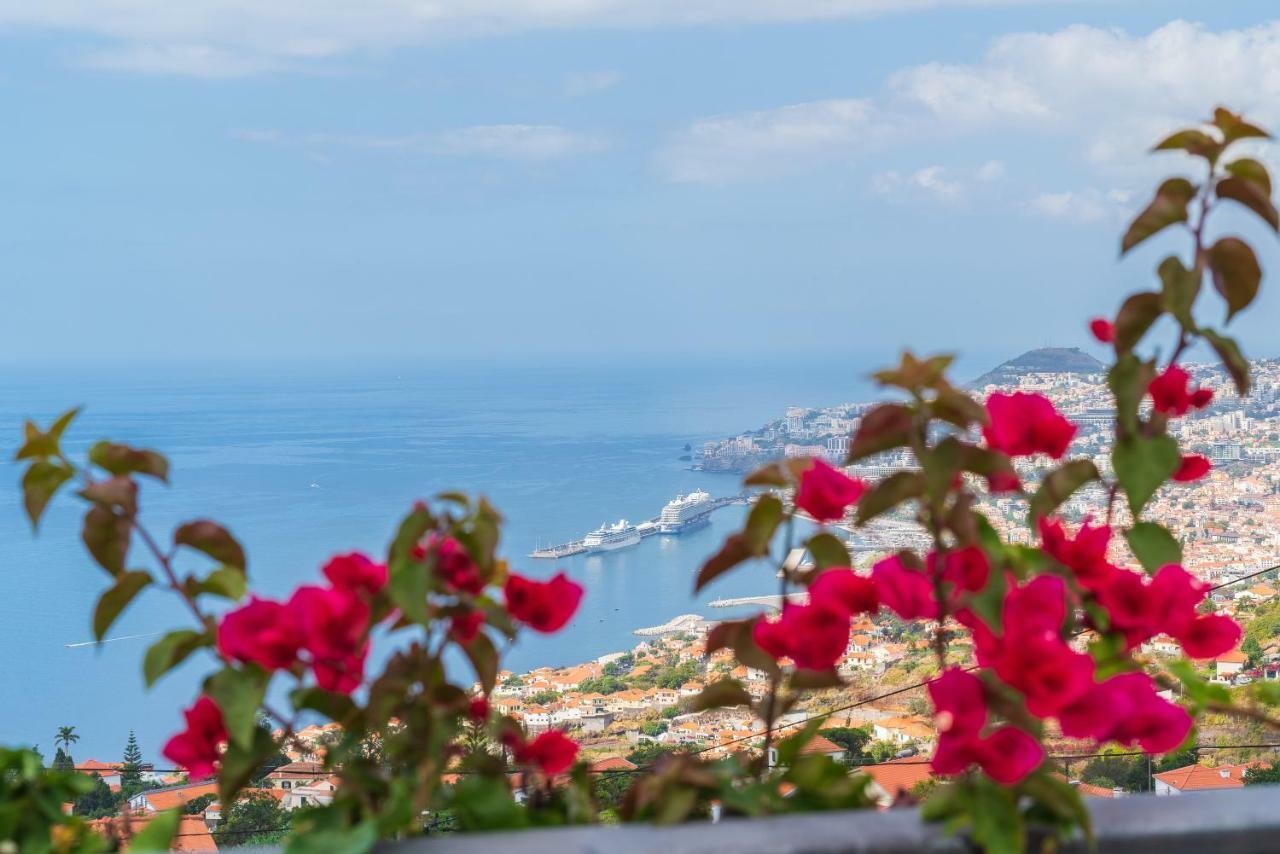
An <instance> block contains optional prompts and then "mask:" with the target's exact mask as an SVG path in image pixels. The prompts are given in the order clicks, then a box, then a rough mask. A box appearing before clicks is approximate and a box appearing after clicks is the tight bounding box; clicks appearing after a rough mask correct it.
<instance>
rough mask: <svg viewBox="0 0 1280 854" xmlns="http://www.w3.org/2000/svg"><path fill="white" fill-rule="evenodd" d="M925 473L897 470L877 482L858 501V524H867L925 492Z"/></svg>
mask: <svg viewBox="0 0 1280 854" xmlns="http://www.w3.org/2000/svg"><path fill="white" fill-rule="evenodd" d="M924 487H925V481H924V475H922V474H920V473H919V472H912V471H897V472H894V473H893V474H891V475H889V476H888V477H886V478H885V479H884V480H882V481H880V482H879V483H877V484H876V485H875V486H874V487H872V488H871V490H870V491H868V492H867V493H866V494H864V495H863V496H862V498H861V499H860V500H859V501H858V524H859V525H865V524H866V523H867V522H870V521H871V520H872V519H874V518H876V517H877V516H879V515H881V514H883V513H888V512H889V511H890V510H892V509H893V508H895V507H897V506H898V505H899V504H902V503H903V502H904V501H909V500H910V499H912V498H918V497H920V496H921V495H923V494H924Z"/></svg>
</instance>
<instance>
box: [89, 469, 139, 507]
mask: <svg viewBox="0 0 1280 854" xmlns="http://www.w3.org/2000/svg"><path fill="white" fill-rule="evenodd" d="M80 497H81V498H84V499H85V500H87V501H92V502H93V503H94V504H97V505H98V506H100V507H106V508H107V509H115V508H118V509H119V510H120V511H121V512H122V513H123V514H124V515H126V516H134V515H136V514H137V512H138V484H136V483H134V482H133V479H132V478H128V477H109V478H107V479H106V480H97V481H94V482H93V483H91V484H89V485H88V486H86V487H85V488H84V489H82V490H80Z"/></svg>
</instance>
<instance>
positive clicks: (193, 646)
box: [142, 629, 213, 688]
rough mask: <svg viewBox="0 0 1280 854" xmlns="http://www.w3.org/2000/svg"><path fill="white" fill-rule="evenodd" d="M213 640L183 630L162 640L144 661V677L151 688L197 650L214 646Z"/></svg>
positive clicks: (202, 634) (151, 649)
mask: <svg viewBox="0 0 1280 854" xmlns="http://www.w3.org/2000/svg"><path fill="white" fill-rule="evenodd" d="M212 645H213V640H212V638H210V637H209V635H207V634H205V633H202V632H193V631H191V630H190V629H181V630H179V631H176V632H169V634H167V635H165V636H164V637H162V638H160V640H158V641H156V642H155V643H153V644H152V645H151V647H150V648H149V649H148V650H147V654H146V655H145V656H144V657H143V659H142V675H143V678H144V679H145V681H146V683H147V687H148V688H150V687H151V686H152V685H154V684H155V681H156V680H157V679H159V678H160V677H161V676H163V675H164V674H166V673H168V672H169V671H170V670H172V669H173V668H175V667H177V666H178V665H179V664H181V663H182V662H184V661H186V659H187V657H188V656H189V655H191V653H193V652H195V651H196V650H197V649H200V648H201V647H205V646H212Z"/></svg>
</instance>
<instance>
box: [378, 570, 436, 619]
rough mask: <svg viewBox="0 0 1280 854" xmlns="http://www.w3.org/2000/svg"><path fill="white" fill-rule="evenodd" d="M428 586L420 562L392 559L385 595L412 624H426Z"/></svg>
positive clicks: (426, 577)
mask: <svg viewBox="0 0 1280 854" xmlns="http://www.w3.org/2000/svg"><path fill="white" fill-rule="evenodd" d="M430 585H431V578H430V576H429V575H428V572H427V567H426V566H424V565H423V564H422V563H421V562H419V561H416V560H413V559H412V558H409V557H399V558H393V559H392V562H391V566H390V568H389V569H388V579H387V595H388V596H389V597H390V598H391V602H392V603H393V604H394V605H395V606H396V607H397V608H399V609H400V610H401V612H403V613H404V615H405V616H406V617H408V618H409V619H411V620H413V621H414V622H417V623H426V622H427V619H428V616H429V612H428V610H427V592H428V589H429V588H430Z"/></svg>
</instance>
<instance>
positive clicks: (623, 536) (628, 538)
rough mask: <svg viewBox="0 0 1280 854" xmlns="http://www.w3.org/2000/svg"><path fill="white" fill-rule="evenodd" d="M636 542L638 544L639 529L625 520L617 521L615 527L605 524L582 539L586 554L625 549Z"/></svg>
mask: <svg viewBox="0 0 1280 854" xmlns="http://www.w3.org/2000/svg"><path fill="white" fill-rule="evenodd" d="M638 542H640V531H639V529H638V528H636V526H635V525H632V524H631V523H630V522H628V521H627V520H626V519H620V520H618V522H617V524H615V525H610V524H608V523H605V524H603V525H601V526H600V527H599V528H596V529H595V530H594V531H592V532H591V533H589V534H587V535H586V536H585V537H583V538H582V545H583V548H584V551H586V552H587V553H588V554H592V553H594V552H611V551H613V550H614V549H625V548H626V547H627V546H634V545H635V544H636V543H638Z"/></svg>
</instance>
